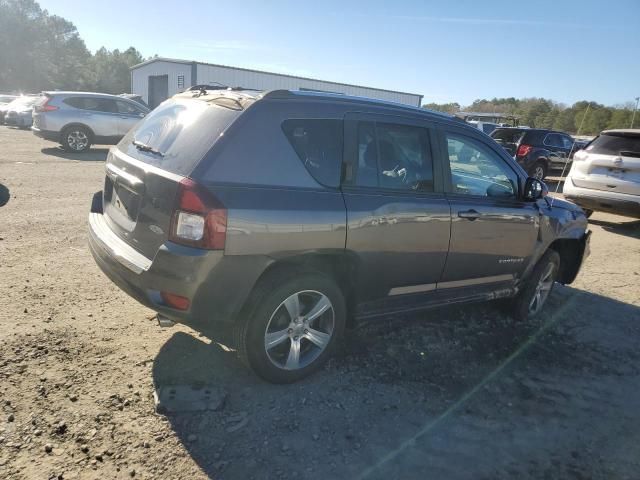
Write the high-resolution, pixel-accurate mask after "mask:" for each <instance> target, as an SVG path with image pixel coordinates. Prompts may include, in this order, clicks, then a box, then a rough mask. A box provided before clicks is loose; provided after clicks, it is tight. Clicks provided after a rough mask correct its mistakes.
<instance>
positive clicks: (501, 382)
mask: <svg viewBox="0 0 640 480" xmlns="http://www.w3.org/2000/svg"><path fill="white" fill-rule="evenodd" d="M613 319H616V321H615V322H613ZM638 322H640V308H638V307H636V306H633V305H629V304H626V303H623V302H619V301H616V300H613V299H611V298H607V297H603V296H599V295H596V294H592V293H589V292H584V291H581V290H577V289H573V288H570V287H562V286H559V287H558V288H557V289H556V290H555V291H554V294H553V295H552V297H550V299H549V306H548V308H547V309H546V311H545V312H544V313H543V315H542V316H541V318H538V319H534V320H529V321H527V322H523V323H516V322H514V321H513V320H511V318H510V317H509V316H508V315H507V314H506V313H504V311H503V305H502V304H498V303H496V304H477V305H468V306H463V307H450V308H442V309H434V310H430V311H427V312H422V313H416V314H411V315H398V316H389V317H387V318H383V319H379V320H376V321H368V322H366V323H363V324H362V325H360V326H359V327H358V328H357V329H355V330H353V331H350V332H349V334H348V335H347V338H346V340H345V343H344V346H343V348H341V349H340V352H339V353H338V355H337V356H336V358H334V359H332V360H331V361H329V363H328V364H327V365H326V366H325V368H324V369H323V370H322V371H321V372H319V373H317V374H315V375H314V376H312V377H310V378H307V379H305V380H303V381H301V382H298V383H295V384H291V385H271V384H268V383H265V382H264V381H262V380H260V379H259V378H257V377H256V376H255V375H254V374H253V373H251V372H250V371H249V370H248V368H246V367H245V366H244V365H242V364H241V362H240V361H239V360H238V359H237V357H236V355H235V352H233V351H230V350H229V349H228V348H226V347H224V346H223V345H220V344H218V343H216V342H213V341H211V340H209V339H207V338H206V337H204V336H202V334H200V335H199V334H197V333H194V334H193V335H191V334H188V333H184V332H177V333H175V334H174V335H173V336H172V337H171V338H170V339H169V340H168V341H167V342H166V343H165V344H164V345H163V346H162V348H161V349H160V352H159V353H158V355H157V356H156V358H155V360H154V363H153V371H152V373H153V382H154V386H155V388H156V390H158V389H159V388H161V387H167V386H178V385H191V386H192V387H193V388H196V389H203V388H206V387H213V388H216V389H219V391H220V392H224V393H223V394H221V395H222V396H223V397H224V398H222V399H221V400H220V401H219V402H215V403H216V408H215V409H212V410H200V411H193V410H191V411H189V409H186V410H184V411H173V412H169V413H166V416H167V419H168V420H169V422H170V425H171V427H172V429H173V430H174V431H175V433H176V434H177V436H178V438H179V439H180V441H181V442H182V443H183V445H184V446H185V448H186V450H187V451H188V453H189V454H190V456H191V457H192V458H193V459H194V461H195V462H196V463H197V464H198V466H199V467H200V468H201V469H202V470H203V471H204V473H205V474H206V475H207V476H209V477H211V478H265V479H267V478H285V477H286V478H313V479H315V478H317V479H324V478H354V477H358V476H359V475H360V474H361V473H362V472H363V471H365V470H366V469H367V468H368V467H370V466H371V465H372V464H374V463H376V462H377V461H378V459H379V458H382V457H384V456H385V455H386V454H387V453H389V452H391V451H392V450H393V449H394V448H396V447H397V446H398V445H402V444H403V442H405V440H406V439H407V437H411V435H412V434H413V433H414V432H415V431H416V430H417V429H419V428H420V426H421V425H427V424H429V423H430V422H433V421H435V420H434V419H438V418H439V417H440V416H442V415H447V416H448V417H449V419H448V423H451V422H454V423H455V422H456V421H457V420H455V419H458V418H463V417H465V416H469V415H474V414H475V413H474V412H477V415H478V421H479V422H486V419H487V418H491V422H492V429H493V431H495V429H496V428H498V427H500V428H503V429H507V430H508V429H515V428H520V427H518V424H517V422H519V421H524V420H523V418H524V419H525V420H526V421H528V422H530V423H531V425H527V426H526V427H523V428H525V429H531V430H534V429H538V425H541V426H540V428H544V426H543V423H544V422H547V421H549V418H548V417H549V416H551V417H552V418H551V420H550V421H552V422H558V423H562V422H565V423H566V422H570V421H571V420H567V419H571V418H573V417H575V416H576V415H577V414H576V412H581V411H582V410H584V409H585V400H584V398H583V397H582V396H578V395H576V396H571V395H569V396H564V397H561V398H558V399H555V397H554V399H553V401H551V400H549V399H547V398H546V397H545V395H547V396H548V395H549V394H548V391H549V389H550V388H551V384H552V383H553V382H556V380H555V379H557V382H558V385H557V386H555V384H554V386H553V388H559V389H562V388H565V387H563V386H562V382H563V381H566V378H571V379H574V380H575V381H581V382H583V383H584V384H585V385H586V386H587V387H586V388H587V390H589V389H592V388H596V385H597V384H598V382H599V379H600V377H599V375H613V376H614V378H618V377H619V379H618V381H619V382H620V385H622V384H623V383H625V382H627V379H628V378H627V377H625V375H631V374H632V375H636V376H637V375H639V374H640V361H639V360H640V353H639V352H638V351H637V348H636V340H635V337H634V336H633V335H630V334H629V332H630V331H632V330H633V329H637V324H638ZM633 331H635V330H633ZM616 376H618V377H616ZM514 378H515V379H516V380H514ZM540 378H543V379H544V382H543V383H540V384H539V385H538V384H537V383H536V382H538V379H540ZM607 378H609V377H607ZM634 378H635V377H634ZM487 379H489V380H487ZM540 382H541V381H540ZM592 384H593V385H592ZM581 385H582V384H581ZM479 386H482V388H480V387H479ZM494 389H495V391H494ZM538 389H539V390H538ZM598 391H599V390H598ZM469 392H472V394H470V393H469ZM605 393H606V395H607V396H613V397H615V396H616V395H618V393H616V391H615V388H614V390H608V391H607V392H605ZM563 395H564V394H563ZM542 397H544V398H542ZM541 398H542V399H541ZM607 398H609V397H607ZM601 400H602V399H599V398H594V399H593V402H594V403H598V402H601ZM549 402H551V403H549ZM507 404H508V405H507ZM520 404H522V405H524V404H526V405H527V409H528V410H527V415H526V416H525V417H522V415H521V414H519V415H520V416H516V417H514V415H515V414H514V413H510V412H513V407H512V406H513V405H520ZM549 404H551V405H555V406H556V407H555V408H556V409H557V411H556V410H550V407H549ZM594 408H604V409H607V408H609V407H608V406H605V407H602V406H601V405H600V406H598V405H594ZM612 408H613V407H612ZM631 411H635V410H631ZM443 412H444V413H443ZM554 412H555V413H554ZM607 412H608V410H607ZM608 413H610V414H611V418H614V417H616V415H617V413H616V412H615V411H611V412H608ZM554 415H557V418H555V417H553V416H554ZM583 415H587V416H589V415H590V414H589V413H588V411H585V413H584V414H583ZM538 417H539V418H538ZM483 419H484V420H483ZM582 420H584V422H587V423H588V422H591V419H586V420H585V419H581V421H582ZM635 420H637V418H636V419H635ZM587 423H585V424H587ZM447 428H448V427H442V429H443V430H444V431H445V432H446V431H448V430H447ZM451 428H454V427H451ZM553 428H557V426H554V427H553ZM561 428H562V429H564V430H563V432H565V433H563V434H562V435H559V436H556V433H554V432H555V430H554V432H547V433H549V435H548V437H549V438H553V440H550V441H549V442H547V443H548V445H549V447H548V448H550V449H553V448H556V449H557V448H560V449H564V448H565V446H566V445H564V444H563V445H561V446H559V443H562V442H567V444H569V445H570V446H571V448H574V447H575V448H578V449H579V448H580V442H583V441H584V440H583V439H584V438H589V436H588V434H584V435H586V437H585V436H584V435H583V433H584V432H582V433H580V432H578V433H576V430H575V428H573V426H572V425H570V424H569V425H566V426H565V425H562V426H561ZM612 428H614V427H612ZM599 429H600V430H598V432H596V433H594V435H596V434H602V435H604V434H607V435H608V434H612V432H608V431H605V430H606V428H603V427H602V425H600V427H599ZM603 431H605V433H602V432H603ZM572 432H573V433H572ZM478 434H479V433H478V431H477V429H476V430H474V431H473V435H474V442H475V443H474V445H476V444H477V445H480V444H482V445H485V444H486V446H487V449H482V451H483V452H485V450H486V452H485V454H484V455H485V457H484V458H482V462H480V463H481V464H482V465H483V466H484V467H486V466H487V464H488V465H489V466H490V467H491V466H492V465H493V466H495V468H496V469H498V468H503V466H504V465H503V462H502V460H503V456H504V454H505V449H508V448H510V445H511V444H510V443H508V442H507V443H506V444H504V445H502V446H501V448H497V449H495V450H492V449H491V448H490V447H491V445H492V444H493V442H494V441H498V439H494V438H490V436H489V435H488V434H487V435H488V436H487V437H486V438H485V439H484V440H482V439H480V438H479V437H477V435H478ZM580 435H583V436H582V437H580ZM523 438H524V437H523ZM581 439H582V440H581ZM601 440H602V441H606V438H602V439H601ZM523 442H525V440H524V439H523ZM464 445H465V444H464V443H463V445H462V446H456V442H451V443H450V444H449V445H448V448H450V449H451V451H450V452H446V455H448V456H449V459H448V460H450V461H447V462H446V463H447V464H448V465H449V467H450V468H459V469H460V470H459V471H458V474H459V473H460V472H467V473H469V474H470V475H469V478H480V477H482V475H481V473H482V472H481V471H480V469H479V468H480V467H479V466H478V467H477V465H476V462H477V459H475V460H474V458H473V455H472V454H470V453H469V451H466V450H464V449H465V448H466V447H465V446H464ZM466 445H468V444H466ZM422 448H423V450H420V444H419V443H416V442H412V443H411V447H410V448H409V447H407V452H405V453H403V455H404V454H407V455H409V454H411V455H413V456H412V457H411V459H410V461H406V462H405V463H401V464H398V463H397V462H396V463H393V462H391V463H393V465H394V466H393V467H392V469H391V470H390V471H389V472H387V473H388V474H389V475H387V476H386V477H389V478H391V477H393V478H415V476H416V475H417V472H422V473H425V472H428V471H429V468H430V465H431V463H430V462H433V461H435V460H436V456H438V455H441V454H442V448H441V447H437V448H436V452H435V453H434V452H433V451H431V450H429V449H428V448H426V447H424V446H423V447H422ZM474 448H475V447H474ZM479 448H480V447H479ZM523 448H524V446H523ZM531 448H538V449H540V448H547V447H546V446H545V447H540V446H539V445H532V446H531ZM501 449H502V451H501ZM525 450H526V449H525ZM472 451H473V450H472ZM562 451H564V450H562ZM314 452H316V453H315V454H314ZM319 452H322V453H319ZM456 452H457V453H456ZM517 452H521V450H516V453H517ZM536 454H537V455H538V456H540V455H542V456H543V457H544V455H545V452H541V451H539V452H536ZM394 455H395V454H394ZM548 455H552V453H549V454H548ZM554 455H556V454H554ZM524 460H525V461H526V460H527V459H524ZM443 461H444V460H443ZM438 462H439V463H440V464H442V463H443V462H441V461H439V460H438ZM438 462H436V463H438ZM458 462H460V463H458ZM391 463H390V465H389V467H390V468H391ZM416 463H417V464H419V467H417V469H416V470H413V471H408V472H404V473H399V474H398V475H395V474H394V471H395V472H396V473H398V472H400V470H397V469H402V468H405V467H404V466H405V464H406V465H409V464H416ZM523 464H524V463H523ZM476 467H477V468H478V470H474V469H475V468H476ZM484 467H483V468H484ZM407 468H408V467H407ZM590 468H592V465H590V463H589V462H588V461H585V462H584V463H583V464H582V465H581V466H580V467H579V469H582V470H584V472H581V473H583V474H584V475H585V478H590V475H589V474H590V473H593V472H592V471H591V470H590ZM558 471H561V470H558ZM471 472H475V473H478V475H475V474H474V475H472V474H471ZM379 473H382V472H379ZM436 473H437V471H436ZM440 473H442V472H440ZM503 473H504V472H503ZM419 476H420V477H424V475H422V474H420V475H419ZM497 476H499V477H500V478H505V477H503V476H500V475H497ZM516 476H517V475H516ZM386 477H385V476H384V475H383V476H377V475H374V477H373V478H386ZM445 477H447V475H445ZM436 478H437V475H436ZM440 478H443V477H440ZM465 478H466V477H465ZM482 478H495V476H494V477H492V476H491V475H489V476H488V477H487V476H485V477H482ZM527 478H528V477H527Z"/></svg>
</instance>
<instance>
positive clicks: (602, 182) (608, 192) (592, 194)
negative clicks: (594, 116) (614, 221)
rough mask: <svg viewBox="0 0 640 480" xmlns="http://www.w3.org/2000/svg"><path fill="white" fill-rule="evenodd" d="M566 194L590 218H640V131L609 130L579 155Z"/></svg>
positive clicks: (564, 190)
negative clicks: (606, 214)
mask: <svg viewBox="0 0 640 480" xmlns="http://www.w3.org/2000/svg"><path fill="white" fill-rule="evenodd" d="M563 193H564V196H565V197H566V198H567V199H568V200H571V201H573V202H575V203H577V204H578V205H580V206H581V207H582V208H583V209H584V210H585V211H586V212H587V214H590V213H591V211H594V210H596V211H603V212H611V213H616V214H619V215H626V216H629V217H635V218H640V129H635V130H630V129H625V130H605V131H604V132H602V133H601V134H600V135H599V136H598V137H596V138H595V139H594V140H593V141H592V142H591V143H590V144H589V145H587V147H586V148H585V149H584V150H580V151H579V152H576V154H575V155H574V156H573V165H572V166H571V171H570V172H569V175H568V176H567V179H566V181H565V183H564V189H563Z"/></svg>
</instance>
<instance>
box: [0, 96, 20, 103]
mask: <svg viewBox="0 0 640 480" xmlns="http://www.w3.org/2000/svg"><path fill="white" fill-rule="evenodd" d="M16 98H18V95H9V94H4V93H0V105H6V104H8V103H11V102H13V101H14V100H15V99H16Z"/></svg>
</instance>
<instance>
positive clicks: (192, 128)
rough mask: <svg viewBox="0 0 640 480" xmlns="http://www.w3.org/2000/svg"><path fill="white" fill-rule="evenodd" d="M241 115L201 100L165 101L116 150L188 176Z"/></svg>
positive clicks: (239, 112) (132, 130) (236, 111)
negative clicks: (118, 149)
mask: <svg viewBox="0 0 640 480" xmlns="http://www.w3.org/2000/svg"><path fill="white" fill-rule="evenodd" d="M241 113H242V112H241V111H239V110H236V109H231V108H227V107H223V106H219V105H216V104H214V103H211V102H209V103H207V102H203V101H201V100H195V99H194V100H191V99H176V100H168V101H166V102H164V103H162V104H161V105H160V106H159V107H157V108H156V109H155V110H153V111H152V112H151V113H150V114H149V115H147V116H146V117H145V118H144V119H143V120H142V121H140V122H139V123H138V124H137V125H136V126H135V127H133V128H132V129H131V130H130V131H129V133H128V134H127V135H126V136H125V137H124V138H123V139H122V140H121V141H120V143H119V144H118V148H120V150H122V151H124V152H126V153H127V154H128V155H130V156H132V157H134V158H136V159H138V160H141V161H143V162H145V163H148V164H150V165H154V166H156V167H159V168H162V169H163V170H167V171H169V172H172V173H176V174H178V175H189V174H190V173H191V172H192V171H193V169H194V168H195V166H196V164H197V163H198V162H199V161H200V159H202V157H203V156H204V155H205V153H207V151H209V149H210V148H211V147H212V146H213V144H214V142H215V141H216V139H218V137H220V134H221V133H222V132H224V130H225V129H226V128H227V127H228V126H229V125H230V124H231V122H233V121H234V120H235V119H236V118H237V117H238V116H239V115H240V114H241ZM134 142H135V143H134ZM136 145H138V146H136Z"/></svg>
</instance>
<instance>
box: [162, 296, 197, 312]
mask: <svg viewBox="0 0 640 480" xmlns="http://www.w3.org/2000/svg"><path fill="white" fill-rule="evenodd" d="M160 296H161V297H162V301H163V302H164V303H165V304H166V305H167V306H168V307H171V308H175V309H176V310H188V309H189V306H190V305H191V302H190V301H189V299H188V298H187V297H183V296H181V295H176V294H175V293H170V292H160Z"/></svg>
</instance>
